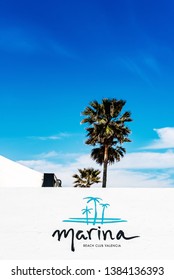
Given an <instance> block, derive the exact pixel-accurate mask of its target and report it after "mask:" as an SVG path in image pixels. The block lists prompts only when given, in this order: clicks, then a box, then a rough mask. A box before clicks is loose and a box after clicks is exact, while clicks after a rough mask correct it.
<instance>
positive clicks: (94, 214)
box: [52, 196, 139, 252]
mask: <svg viewBox="0 0 174 280" xmlns="http://www.w3.org/2000/svg"><path fill="white" fill-rule="evenodd" d="M83 199H84V201H85V202H86V205H85V207H84V208H83V209H82V210H81V217H75V218H68V219H65V220H63V221H62V222H63V223H67V224H68V223H78V224H85V225H87V229H85V230H82V229H78V230H75V229H74V228H73V227H71V228H69V229H68V230H67V229H63V230H60V229H57V230H55V231H54V232H53V234H52V237H57V240H58V241H61V240H62V238H65V239H66V238H69V239H70V242H71V251H72V252H74V251H75V244H76V242H77V241H79V240H84V241H88V240H89V241H90V242H91V241H92V240H94V239H95V240H96V239H97V240H99V241H100V240H103V241H106V240H111V241H113V240H120V239H121V238H122V239H124V240H131V239H134V238H138V237H139V236H126V235H125V233H124V231H123V230H117V231H113V230H111V229H105V230H104V229H102V225H104V224H115V223H117V224H118V223H126V222H127V220H124V219H121V218H114V217H112V218H108V217H106V211H107V210H108V208H109V207H110V204H109V203H103V200H102V198H100V197H92V196H90V197H84V198H83ZM90 225H93V227H92V228H91V227H90ZM96 225H97V227H96Z"/></svg>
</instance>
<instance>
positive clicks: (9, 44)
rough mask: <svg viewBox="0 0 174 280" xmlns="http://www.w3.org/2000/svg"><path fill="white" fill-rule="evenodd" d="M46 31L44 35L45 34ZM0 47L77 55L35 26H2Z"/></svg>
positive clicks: (20, 50) (8, 49) (58, 54)
mask: <svg viewBox="0 0 174 280" xmlns="http://www.w3.org/2000/svg"><path fill="white" fill-rule="evenodd" d="M43 33H44V36H43ZM0 49H1V50H5V51H10V52H20V53H21V52H22V53H40V54H42V53H44V54H50V55H52V54H54V55H57V56H64V57H67V58H72V59H75V58H77V55H76V54H75V53H74V52H73V51H72V50H70V49H69V48H67V47H66V46H65V45H63V44H60V42H58V41H57V39H55V38H53V37H52V38H51V37H50V34H47V33H46V32H45V30H44V32H43V30H42V31H41V30H39V29H37V27H36V26H35V28H34V29H29V28H26V27H21V26H20V27H19V26H6V27H3V28H2V27H1V28H0Z"/></svg>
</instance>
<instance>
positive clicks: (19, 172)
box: [0, 156, 43, 188]
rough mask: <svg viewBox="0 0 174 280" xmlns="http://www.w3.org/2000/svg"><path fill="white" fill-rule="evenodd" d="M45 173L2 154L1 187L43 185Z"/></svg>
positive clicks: (0, 166)
mask: <svg viewBox="0 0 174 280" xmlns="http://www.w3.org/2000/svg"><path fill="white" fill-rule="evenodd" d="M42 179H43V174H42V173H41V172H38V171H35V170H32V169H30V168H28V167H26V166H23V165H21V164H19V163H16V162H14V161H12V160H9V159H7V158H5V157H3V156H0V187H13V188H15V187H22V188H23V187H41V186H42Z"/></svg>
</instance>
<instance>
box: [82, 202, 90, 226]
mask: <svg viewBox="0 0 174 280" xmlns="http://www.w3.org/2000/svg"><path fill="white" fill-rule="evenodd" d="M91 210H92V208H88V206H86V208H84V209H82V214H83V215H84V214H86V223H87V225H88V222H89V216H88V215H89V214H91Z"/></svg>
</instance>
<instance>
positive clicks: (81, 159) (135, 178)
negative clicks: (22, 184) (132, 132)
mask: <svg viewBox="0 0 174 280" xmlns="http://www.w3.org/2000/svg"><path fill="white" fill-rule="evenodd" d="M20 163H21V164H24V165H26V166H28V167H30V168H33V169H35V170H37V171H40V172H51V173H55V174H56V175H57V177H58V178H60V179H61V180H62V182H63V187H72V186H73V178H72V175H73V174H74V173H76V172H77V170H78V168H84V167H94V168H96V169H100V170H101V167H100V166H99V165H97V164H96V163H95V162H94V161H93V160H92V159H91V158H90V156H89V155H86V154H84V155H78V156H76V160H75V161H74V162H70V163H69V164H58V163H53V162H51V161H48V160H46V159H44V160H33V161H20ZM173 168H174V153H173V152H170V151H169V152H165V153H153V152H151V153H150V152H149V153H146V152H142V153H141V152H140V153H130V154H127V155H126V156H125V157H124V158H123V159H122V160H121V161H120V162H119V163H115V164H114V165H111V166H109V168H108V186H109V187H142V188H147V187H153V188H155V187H173V185H174V180H173V179H172V175H173V174H172V173H171V169H172V170H173ZM157 170H158V171H157ZM93 187H101V184H97V185H95V186H93Z"/></svg>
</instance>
